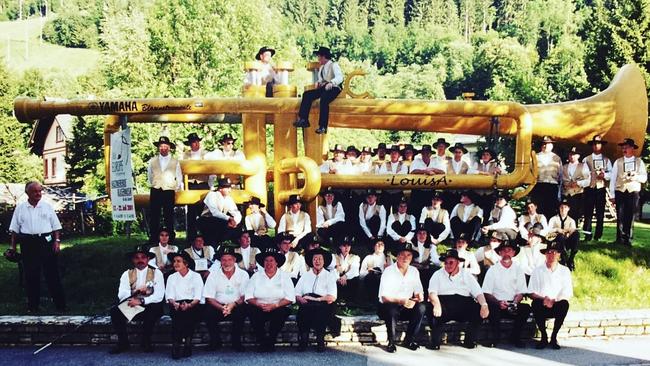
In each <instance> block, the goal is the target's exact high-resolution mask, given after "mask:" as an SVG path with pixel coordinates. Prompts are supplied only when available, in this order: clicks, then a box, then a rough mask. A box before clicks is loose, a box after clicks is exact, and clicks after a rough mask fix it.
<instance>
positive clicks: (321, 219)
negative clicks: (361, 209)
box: [316, 202, 345, 228]
mask: <svg viewBox="0 0 650 366" xmlns="http://www.w3.org/2000/svg"><path fill="white" fill-rule="evenodd" d="M323 207H324V208H325V211H327V216H328V217H332V211H333V209H334V206H332V205H325V206H320V207H318V208H317V209H316V227H317V228H321V227H323V225H324V224H327V225H328V226H332V225H334V224H336V223H337V222H343V221H345V211H344V210H343V205H342V204H341V202H337V203H336V215H334V217H332V218H331V219H329V220H325V215H323V211H322V210H323Z"/></svg>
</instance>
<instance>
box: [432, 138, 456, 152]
mask: <svg viewBox="0 0 650 366" xmlns="http://www.w3.org/2000/svg"><path fill="white" fill-rule="evenodd" d="M431 145H432V146H433V147H434V148H436V149H437V148H438V146H440V145H445V148H448V147H449V146H450V145H451V144H450V143H449V142H447V140H445V138H444V137H441V138H439V139H438V141H436V142H434V143H433V144H431Z"/></svg>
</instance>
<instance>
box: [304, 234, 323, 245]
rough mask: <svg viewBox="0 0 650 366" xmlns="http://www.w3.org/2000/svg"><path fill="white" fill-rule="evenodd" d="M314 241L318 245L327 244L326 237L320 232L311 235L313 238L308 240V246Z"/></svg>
mask: <svg viewBox="0 0 650 366" xmlns="http://www.w3.org/2000/svg"><path fill="white" fill-rule="evenodd" d="M314 243H315V244H318V245H325V239H324V238H322V237H321V236H320V235H318V234H314V235H312V236H311V240H310V241H308V242H307V247H309V246H310V245H312V244H314Z"/></svg>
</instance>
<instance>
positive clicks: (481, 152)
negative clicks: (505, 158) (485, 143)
mask: <svg viewBox="0 0 650 366" xmlns="http://www.w3.org/2000/svg"><path fill="white" fill-rule="evenodd" d="M485 153H488V154H490V157H492V159H494V158H496V157H497V154H496V152H494V150H492V149H490V148H487V147H484V148H482V149H481V150H479V151H477V152H476V156H478V157H479V159H480V158H481V156H482V155H483V154H485Z"/></svg>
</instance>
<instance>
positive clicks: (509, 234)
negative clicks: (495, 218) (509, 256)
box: [494, 229, 519, 240]
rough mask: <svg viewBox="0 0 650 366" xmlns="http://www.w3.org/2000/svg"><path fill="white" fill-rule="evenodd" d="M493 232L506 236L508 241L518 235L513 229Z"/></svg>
mask: <svg viewBox="0 0 650 366" xmlns="http://www.w3.org/2000/svg"><path fill="white" fill-rule="evenodd" d="M494 231H496V232H497V233H501V234H504V235H506V236H507V237H508V239H509V240H515V239H517V236H518V235H519V234H518V233H517V232H516V231H515V230H514V229H496V230H494Z"/></svg>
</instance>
